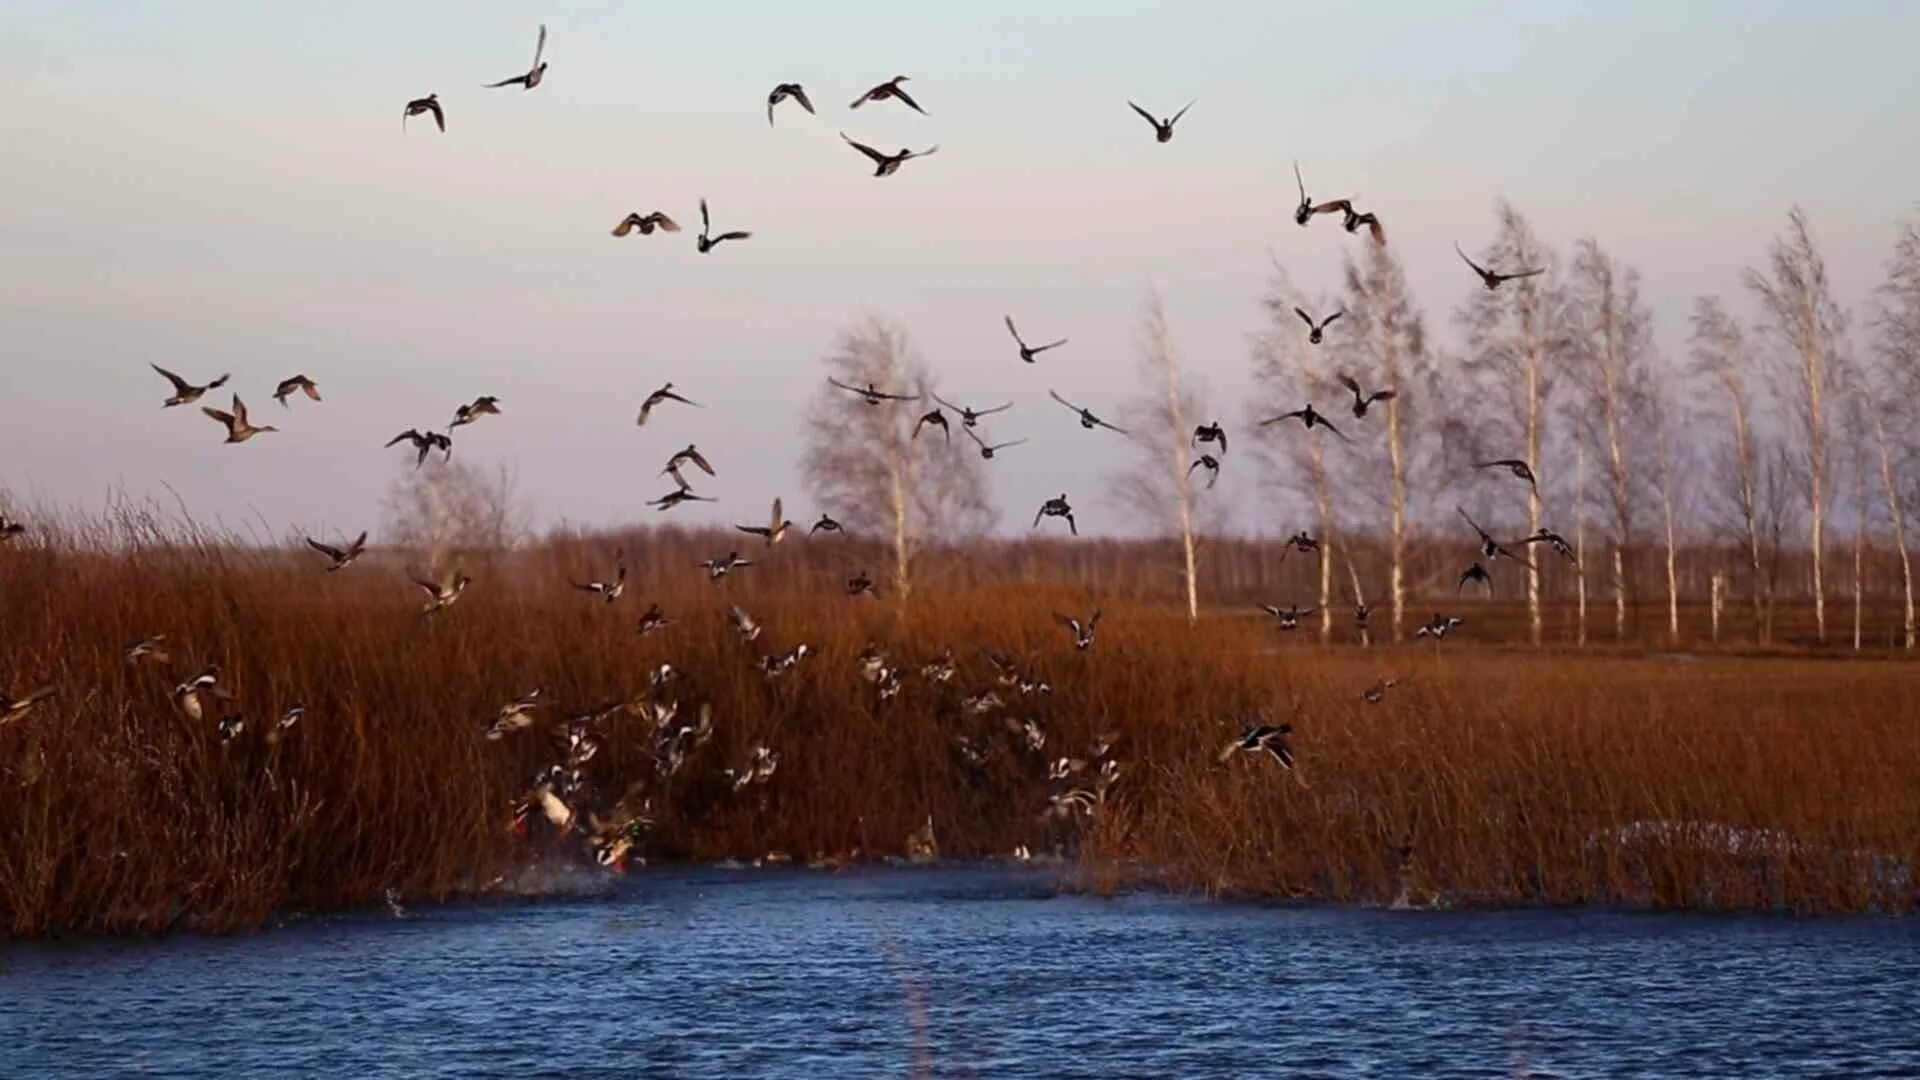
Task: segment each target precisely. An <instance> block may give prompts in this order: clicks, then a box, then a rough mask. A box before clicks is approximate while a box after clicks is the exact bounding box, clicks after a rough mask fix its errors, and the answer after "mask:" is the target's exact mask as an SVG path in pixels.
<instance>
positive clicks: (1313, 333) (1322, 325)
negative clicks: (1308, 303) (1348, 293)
mask: <svg viewBox="0 0 1920 1080" xmlns="http://www.w3.org/2000/svg"><path fill="white" fill-rule="evenodd" d="M1293 313H1294V314H1295V315H1298V316H1300V321H1301V322H1303V323H1306V324H1307V344H1309V345H1318V344H1320V340H1321V338H1322V337H1324V336H1325V335H1326V332H1327V327H1329V326H1331V325H1333V321H1334V320H1335V319H1338V318H1339V317H1340V316H1342V315H1345V314H1346V313H1347V309H1346V308H1341V309H1340V310H1339V311H1336V312H1334V313H1333V314H1331V315H1329V316H1327V317H1326V318H1324V319H1321V320H1320V321H1319V322H1314V321H1313V316H1311V315H1309V314H1307V312H1306V309H1305V308H1294V309H1293Z"/></svg>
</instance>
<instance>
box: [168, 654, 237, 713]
mask: <svg viewBox="0 0 1920 1080" xmlns="http://www.w3.org/2000/svg"><path fill="white" fill-rule="evenodd" d="M201 694H212V695H213V696H215V697H217V698H221V699H223V700H225V699H227V698H230V697H231V696H232V695H230V694H228V693H227V692H226V690H225V689H223V688H222V687H221V686H220V665H219V664H208V665H207V666H206V667H205V668H202V669H201V671H200V673H199V674H198V675H195V676H194V677H193V678H191V679H188V680H187V681H186V682H183V683H181V684H180V685H178V686H175V687H174V688H173V705H174V707H175V708H177V709H179V710H180V712H181V713H182V714H184V715H185V716H186V717H187V718H188V719H190V720H198V719H200V718H201V717H202V716H204V715H205V709H204V708H203V704H202V702H201V700H200V695H201Z"/></svg>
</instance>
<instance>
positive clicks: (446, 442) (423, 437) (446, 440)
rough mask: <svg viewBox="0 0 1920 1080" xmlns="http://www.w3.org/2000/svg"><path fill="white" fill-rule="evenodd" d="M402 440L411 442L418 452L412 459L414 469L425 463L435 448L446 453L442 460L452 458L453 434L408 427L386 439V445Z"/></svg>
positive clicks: (394, 444) (398, 442) (392, 444)
mask: <svg viewBox="0 0 1920 1080" xmlns="http://www.w3.org/2000/svg"><path fill="white" fill-rule="evenodd" d="M403 442H407V443H412V444H413V448H414V449H415V450H416V451H418V452H419V453H418V455H417V456H416V457H415V458H414V459H413V467H414V468H416V469H417V468H419V467H420V466H422V465H424V464H426V461H427V455H428V454H429V453H432V452H433V451H435V450H439V451H441V452H442V453H444V454H445V455H446V457H444V458H443V459H442V460H443V461H452V460H453V436H451V435H442V434H440V433H439V432H437V431H425V432H423V431H421V430H420V429H418V428H408V429H407V430H405V431H403V432H401V433H400V434H398V435H395V436H394V437H393V438H391V439H388V440H387V446H389V447H391V446H398V445H399V444H401V443H403Z"/></svg>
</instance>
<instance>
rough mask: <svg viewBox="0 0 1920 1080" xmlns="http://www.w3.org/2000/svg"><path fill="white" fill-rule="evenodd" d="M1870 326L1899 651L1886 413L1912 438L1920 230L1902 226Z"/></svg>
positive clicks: (1911, 454)
mask: <svg viewBox="0 0 1920 1080" xmlns="http://www.w3.org/2000/svg"><path fill="white" fill-rule="evenodd" d="M1878 301H1879V303H1878V309H1877V310H1876V312H1875V313H1874V326H1875V329H1876V330H1878V332H1879V333H1878V348H1877V350H1876V355H1877V360H1878V363H1877V365H1876V370H1875V372H1874V379H1873V381H1874V382H1875V383H1877V384H1878V386H1870V387H1869V388H1868V389H1867V391H1866V394H1867V396H1868V397H1869V398H1870V399H1871V400H1869V401H1867V402H1866V403H1865V412H1866V414H1867V417H1868V422H1869V424H1870V425H1871V427H1872V431H1873V443H1874V448H1875V450H1876V451H1877V452H1878V453H1877V456H1878V458H1879V464H1880V486H1881V492H1882V494H1883V495H1884V496H1885V498H1886V501H1887V516H1888V518H1889V519H1890V520H1889V523H1890V524H1891V525H1892V527H1893V545H1894V548H1895V549H1896V550H1897V551H1898V552H1899V555H1900V592H1901V599H1902V619H1901V641H1902V647H1903V648H1906V649H1909V650H1911V649H1912V648H1914V630H1915V628H1914V615H1913V562H1912V558H1911V556H1910V555H1909V554H1908V552H1907V524H1906V513H1905V506H1904V505H1903V504H1904V502H1905V495H1906V493H1904V492H1902V491H1901V490H1900V486H1899V485H1898V484H1897V483H1896V482H1895V480H1894V460H1893V455H1894V447H1893V446H1892V440H1891V439H1889V438H1888V435H1887V420H1886V414H1887V413H1888V412H1891V413H1892V414H1893V417H1894V422H1895V424H1896V426H1897V427H1898V428H1899V429H1900V430H1902V431H1905V432H1907V433H1908V439H1909V440H1912V439H1913V438H1915V435H1916V432H1915V424H1914V418H1915V412H1916V410H1917V409H1920V406H1917V405H1916V403H1917V402H1920V228H1916V227H1915V226H1914V225H1912V224H1907V225H1903V226H1902V227H1901V229H1900V235H1899V238H1898V240H1896V241H1895V243H1894V249H1893V258H1892V259H1890V260H1889V261H1888V263H1887V280H1886V281H1885V282H1884V283H1882V284H1881V286H1880V288H1879V290H1878ZM1902 449H1903V450H1904V451H1905V452H1906V453H1905V456H1906V457H1907V459H1908V461H1909V462H1911V461H1912V460H1914V459H1915V458H1916V457H1920V447H1916V446H1914V445H1912V444H1911V442H1909V444H1908V445H1907V446H1905V447H1903V448H1902Z"/></svg>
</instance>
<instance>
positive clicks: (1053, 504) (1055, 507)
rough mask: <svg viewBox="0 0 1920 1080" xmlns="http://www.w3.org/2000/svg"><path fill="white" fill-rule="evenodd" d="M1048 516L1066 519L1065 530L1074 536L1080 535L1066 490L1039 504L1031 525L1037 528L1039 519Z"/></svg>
mask: <svg viewBox="0 0 1920 1080" xmlns="http://www.w3.org/2000/svg"><path fill="white" fill-rule="evenodd" d="M1050 517H1057V518H1065V519H1066V521H1067V531H1068V532H1069V533H1071V534H1073V535H1074V536H1079V535H1080V527H1079V526H1078V525H1076V524H1074V521H1073V507H1072V506H1071V505H1069V504H1068V502H1067V495H1066V492H1064V491H1063V492H1061V493H1060V497H1059V498H1057V499H1048V500H1047V501H1046V502H1043V503H1041V504H1040V512H1039V513H1037V514H1035V515H1033V527H1034V528H1039V526H1040V519H1041V518H1050Z"/></svg>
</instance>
